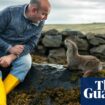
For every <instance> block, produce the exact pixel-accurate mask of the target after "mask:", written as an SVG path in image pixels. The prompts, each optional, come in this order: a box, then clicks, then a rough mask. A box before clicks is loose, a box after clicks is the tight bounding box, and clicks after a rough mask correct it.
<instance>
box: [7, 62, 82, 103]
mask: <svg viewBox="0 0 105 105" xmlns="http://www.w3.org/2000/svg"><path fill="white" fill-rule="evenodd" d="M76 72H77V71H74V72H72V71H70V70H68V69H66V68H64V67H63V65H56V64H37V63H33V65H32V68H31V70H30V72H29V73H28V75H27V77H26V79H25V80H24V82H23V83H21V84H20V85H19V86H18V87H17V88H16V89H15V90H14V91H12V92H11V93H10V94H9V96H8V105H79V98H80V93H79V86H80V83H79V80H80V77H81V74H80V72H79V71H78V73H76Z"/></svg>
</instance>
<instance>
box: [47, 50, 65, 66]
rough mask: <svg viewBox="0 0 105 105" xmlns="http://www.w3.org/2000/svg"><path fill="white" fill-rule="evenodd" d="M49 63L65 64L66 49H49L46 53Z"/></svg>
mask: <svg viewBox="0 0 105 105" xmlns="http://www.w3.org/2000/svg"><path fill="white" fill-rule="evenodd" d="M48 61H49V62H50V63H55V62H56V63H58V64H66V51H65V49H64V48H59V49H53V50H50V52H49V55H48Z"/></svg>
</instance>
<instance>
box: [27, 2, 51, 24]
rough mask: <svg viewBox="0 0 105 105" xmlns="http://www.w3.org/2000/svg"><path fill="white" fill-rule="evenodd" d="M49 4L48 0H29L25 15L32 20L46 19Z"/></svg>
mask: <svg viewBox="0 0 105 105" xmlns="http://www.w3.org/2000/svg"><path fill="white" fill-rule="evenodd" d="M50 9H51V5H50V3H49V1H48V0H30V3H29V5H28V9H27V11H26V15H27V17H28V18H29V20H31V21H32V22H38V21H41V20H46V19H47V16H48V14H49V12H50Z"/></svg>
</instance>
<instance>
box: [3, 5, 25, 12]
mask: <svg viewBox="0 0 105 105" xmlns="http://www.w3.org/2000/svg"><path fill="white" fill-rule="evenodd" d="M25 6H26V4H23V5H12V6H8V7H6V8H5V9H4V10H7V11H10V12H13V11H19V10H23V9H24V7H25Z"/></svg>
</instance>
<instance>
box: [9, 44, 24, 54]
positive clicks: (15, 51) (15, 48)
mask: <svg viewBox="0 0 105 105" xmlns="http://www.w3.org/2000/svg"><path fill="white" fill-rule="evenodd" d="M23 50H24V45H15V46H13V47H11V48H10V49H9V52H10V53H11V54H16V55H20V54H21V53H22V52H23Z"/></svg>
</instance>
